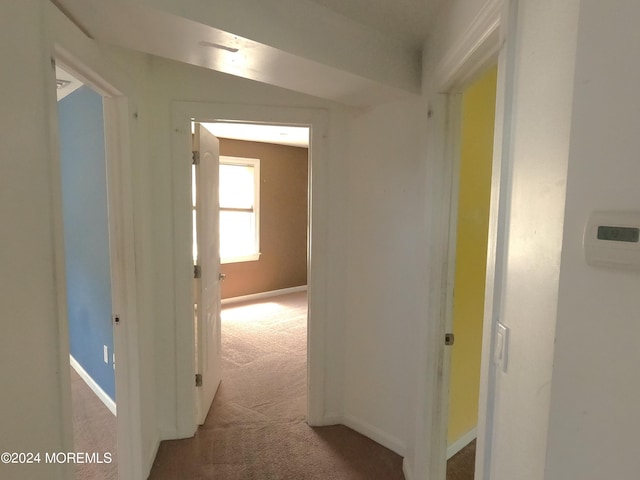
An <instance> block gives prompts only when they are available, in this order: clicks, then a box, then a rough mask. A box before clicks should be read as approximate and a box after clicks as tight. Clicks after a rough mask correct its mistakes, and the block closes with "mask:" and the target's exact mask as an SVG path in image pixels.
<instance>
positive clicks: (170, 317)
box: [140, 57, 348, 438]
mask: <svg viewBox="0 0 640 480" xmlns="http://www.w3.org/2000/svg"><path fill="white" fill-rule="evenodd" d="M150 66H151V67H150V77H149V78H150V81H149V83H148V85H147V98H146V108H145V109H144V110H142V111H141V112H140V113H141V115H145V116H147V117H148V118H150V119H151V128H150V134H149V145H150V152H149V157H150V159H151V161H150V165H149V166H150V170H149V172H148V174H149V175H150V178H151V182H152V184H153V207H152V211H151V215H152V222H153V225H152V229H153V232H154V239H155V240H154V245H153V248H152V255H153V258H154V260H153V265H154V272H153V279H154V297H155V302H154V313H153V318H154V339H155V361H156V368H157V371H158V372H162V374H161V375H158V378H157V383H156V392H157V399H158V402H159V403H158V411H157V421H158V425H159V429H160V432H161V436H162V437H163V438H171V437H173V436H175V435H176V434H177V433H178V432H179V431H180V429H179V428H178V426H177V424H176V405H177V402H178V399H177V397H176V395H175V393H176V382H177V377H176V375H177V373H176V370H175V355H176V341H175V336H176V333H175V318H174V317H175V315H174V295H173V292H174V288H175V284H174V265H173V249H174V242H173V240H174V239H173V235H174V234H173V229H174V223H173V218H172V216H173V213H174V210H173V205H172V201H173V199H172V195H171V191H172V181H173V179H172V168H173V167H172V164H171V161H172V153H171V148H172V146H171V118H170V116H171V102H172V101H174V100H179V101H193V102H224V103H230V104H234V103H235V104H241V105H255V106H256V111H259V109H260V107H259V106H261V105H269V106H283V107H284V106H288V107H305V108H320V109H323V110H326V111H328V114H329V132H328V145H329V146H328V155H327V159H326V160H328V162H329V167H328V173H329V177H328V178H325V179H324V182H325V183H326V185H327V187H326V193H325V195H327V198H326V200H327V209H328V210H327V218H326V219H319V223H318V224H317V225H315V226H314V228H318V229H319V230H320V231H327V232H328V233H327V235H328V238H329V242H328V252H324V251H322V252H318V255H319V256H320V257H322V258H325V259H326V268H327V271H328V278H327V279H326V288H327V299H326V311H327V312H328V315H327V316H326V318H320V319H319V321H321V322H323V324H324V330H325V338H326V342H327V345H328V348H329V351H328V355H327V363H326V365H325V408H326V412H325V413H327V414H329V415H330V416H332V417H334V418H335V416H336V415H338V416H340V415H341V414H342V410H343V407H342V397H343V394H342V387H341V385H342V370H343V346H342V337H343V328H344V323H343V322H344V313H343V311H342V308H343V307H342V304H343V302H344V290H345V289H344V274H343V264H342V261H341V259H343V258H344V257H345V253H344V252H345V247H344V244H345V235H346V234H345V230H344V228H343V225H344V224H345V222H346V219H345V213H344V210H345V209H344V200H343V199H344V197H345V191H344V189H343V182H344V181H343V178H342V175H341V170H342V167H341V164H342V162H343V161H344V156H345V151H344V150H345V143H346V139H347V138H348V136H347V135H348V116H347V114H346V110H345V109H343V108H342V107H340V106H338V105H336V104H333V103H331V102H327V101H323V100H320V99H316V98H313V97H309V96H306V95H302V94H296V93H294V92H290V91H287V90H283V89H279V88H276V87H271V86H267V85H264V84H260V83H257V82H253V81H249V80H244V79H239V78H237V77H232V76H229V75H224V74H220V73H215V72H212V71H209V70H206V69H202V68H198V67H193V66H189V65H185V64H181V63H177V62H173V61H169V60H164V59H160V58H157V57H156V58H153V59H152V60H151V61H150ZM316 133H318V132H316ZM187 220H188V219H187Z"/></svg>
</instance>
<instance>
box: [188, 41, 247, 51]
mask: <svg viewBox="0 0 640 480" xmlns="http://www.w3.org/2000/svg"><path fill="white" fill-rule="evenodd" d="M198 45H201V46H203V47H211V48H217V49H219V50H224V51H226V52H231V53H238V52H239V51H240V49H239V48H234V47H227V46H226V45H221V44H219V43H213V42H206V41H204V40H202V41H201V42H198Z"/></svg>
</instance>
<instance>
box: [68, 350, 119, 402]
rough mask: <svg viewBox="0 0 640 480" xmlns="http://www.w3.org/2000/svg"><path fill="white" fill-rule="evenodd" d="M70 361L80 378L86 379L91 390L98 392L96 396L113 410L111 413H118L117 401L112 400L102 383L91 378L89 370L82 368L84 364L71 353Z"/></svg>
mask: <svg viewBox="0 0 640 480" xmlns="http://www.w3.org/2000/svg"><path fill="white" fill-rule="evenodd" d="M69 363H70V364H71V366H72V367H73V369H74V370H75V371H76V372H77V373H78V375H80V378H82V380H84V383H86V384H87V386H88V387H89V388H90V389H91V390H93V393H95V394H96V396H97V397H98V398H99V399H100V400H101V401H102V403H104V404H105V406H106V407H107V408H108V409H109V410H110V411H111V413H113V414H114V415H117V408H116V402H114V401H113V400H111V397H110V396H109V395H107V392H105V391H104V390H103V389H102V388H101V387H100V385H98V384H97V383H96V381H95V380H94V379H93V378H91V376H90V375H89V374H88V373H87V371H86V370H85V369H84V368H82V365H80V364H79V363H78V361H77V360H76V359H75V358H73V356H71V355H69Z"/></svg>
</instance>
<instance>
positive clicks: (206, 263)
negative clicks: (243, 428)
mask: <svg viewBox="0 0 640 480" xmlns="http://www.w3.org/2000/svg"><path fill="white" fill-rule="evenodd" d="M194 144H195V145H194V147H195V148H194V150H195V151H196V152H199V155H198V156H195V158H196V159H197V160H196V162H195V177H196V181H195V189H196V195H195V196H194V197H195V212H196V215H195V217H196V218H195V220H194V221H195V225H196V230H197V234H196V236H197V250H196V251H197V253H196V255H195V257H196V268H195V271H196V275H194V277H196V278H195V286H194V292H195V295H194V297H195V299H194V323H195V342H196V344H195V352H196V358H195V361H196V385H197V386H196V415H197V420H198V424H199V425H202V424H203V423H204V420H205V418H206V417H207V413H208V412H209V408H210V407H211V403H212V402H213V398H214V397H215V394H216V391H217V390H218V385H220V379H221V376H222V369H221V363H222V360H221V341H220V340H221V337H220V248H219V243H220V233H219V229H220V226H219V208H218V203H219V200H218V188H219V187H218V175H219V142H218V139H217V138H216V137H214V136H213V135H212V134H211V133H210V132H209V131H208V130H207V129H205V128H204V127H203V126H202V125H200V124H199V123H197V124H196V129H195V135H194ZM198 277H199V278H198Z"/></svg>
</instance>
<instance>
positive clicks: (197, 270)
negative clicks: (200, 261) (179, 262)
mask: <svg viewBox="0 0 640 480" xmlns="http://www.w3.org/2000/svg"><path fill="white" fill-rule="evenodd" d="M201 277H202V268H200V265H194V266H193V278H201Z"/></svg>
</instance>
